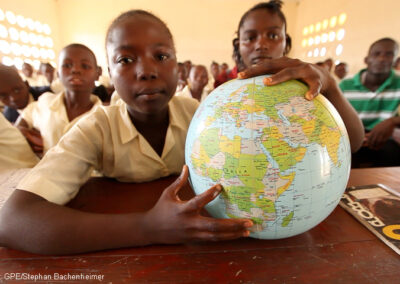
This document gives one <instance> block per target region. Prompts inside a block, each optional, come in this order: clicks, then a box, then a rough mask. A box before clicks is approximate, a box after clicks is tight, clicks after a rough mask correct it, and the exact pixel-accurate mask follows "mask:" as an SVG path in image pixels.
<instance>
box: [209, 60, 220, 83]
mask: <svg viewBox="0 0 400 284" xmlns="http://www.w3.org/2000/svg"><path fill="white" fill-rule="evenodd" d="M210 69H211V75H212V76H213V77H214V78H215V79H217V77H218V74H219V65H218V64H217V63H212V64H211V68H210Z"/></svg>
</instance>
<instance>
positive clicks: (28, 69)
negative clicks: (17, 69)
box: [20, 62, 37, 87]
mask: <svg viewBox="0 0 400 284" xmlns="http://www.w3.org/2000/svg"><path fill="white" fill-rule="evenodd" d="M20 75H21V77H22V80H24V81H27V82H28V83H29V86H31V87H33V86H37V77H36V74H35V72H34V70H33V67H32V65H30V64H29V63H27V62H24V64H22V69H21V73H20Z"/></svg>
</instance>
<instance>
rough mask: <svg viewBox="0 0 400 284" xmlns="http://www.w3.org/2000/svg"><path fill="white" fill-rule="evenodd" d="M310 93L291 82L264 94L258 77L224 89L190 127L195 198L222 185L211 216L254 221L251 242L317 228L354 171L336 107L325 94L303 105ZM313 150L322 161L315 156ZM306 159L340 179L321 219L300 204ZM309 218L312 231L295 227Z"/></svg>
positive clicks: (188, 149)
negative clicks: (211, 188) (313, 161)
mask: <svg viewBox="0 0 400 284" xmlns="http://www.w3.org/2000/svg"><path fill="white" fill-rule="evenodd" d="M306 91H307V87H306V86H305V85H304V84H303V83H301V82H299V81H294V80H293V81H289V82H286V83H284V84H279V85H277V86H272V87H267V86H264V85H263V84H262V77H261V76H260V77H256V78H251V79H247V80H233V81H230V82H228V83H225V84H223V85H222V86H220V87H219V88H217V89H216V90H215V91H214V92H213V93H211V94H210V96H209V97H208V98H207V99H206V100H205V101H204V102H203V103H202V104H201V105H200V107H199V109H198V110H197V112H196V114H195V116H194V118H193V121H192V123H191V125H190V127H189V131H188V137H187V142H186V154H185V156H186V163H187V164H188V166H189V170H190V179H191V184H192V186H193V188H194V190H195V192H196V193H200V192H201V191H203V190H206V189H207V187H209V186H212V185H213V184H215V183H221V184H222V185H223V188H224V191H223V193H222V194H221V196H220V197H219V198H217V200H215V201H214V202H212V203H211V204H210V205H209V206H208V207H207V208H208V210H209V212H210V213H211V214H212V215H213V216H215V217H219V218H226V217H230V218H251V219H252V220H253V222H254V223H255V226H254V228H253V233H252V234H251V236H253V237H259V238H279V237H286V236H291V235H295V234H297V233H298V232H302V231H304V230H307V229H309V228H311V227H313V226H315V225H316V223H319V222H321V221H322V220H323V219H324V218H325V217H326V216H327V215H329V213H330V212H331V211H332V210H333V209H334V207H335V206H336V205H337V203H338V202H339V200H340V197H341V195H342V193H343V191H344V188H345V185H346V183H347V179H348V175H349V172H350V160H349V159H350V158H349V157H350V146H349V141H348V138H347V132H346V129H345V126H344V124H343V122H342V121H341V118H340V116H339V114H338V113H337V112H336V110H335V109H334V107H333V106H332V105H331V104H330V103H329V102H328V101H327V100H326V99H325V98H324V97H322V96H321V95H320V96H318V97H317V98H316V99H314V100H313V101H307V100H305V99H304V93H305V92H306ZM289 138H290V139H289ZM313 151H314V152H315V153H314V156H318V155H319V156H318V157H313V153H312V152H313ZM309 157H313V159H317V160H318V159H319V161H321V162H320V164H322V166H321V167H320V168H319V169H317V170H318V171H320V172H321V174H322V175H324V171H325V172H326V174H327V176H329V175H332V174H335V175H336V176H337V173H338V172H340V173H341V176H340V180H341V182H339V183H340V184H338V186H339V187H340V190H338V191H337V192H336V195H335V196H333V198H331V199H329V200H326V204H325V205H324V206H328V208H327V210H328V211H329V212H328V213H327V214H326V212H325V214H324V216H321V217H320V218H314V217H313V216H311V217H310V216H308V215H307V214H305V213H301V212H302V211H307V210H304V208H303V207H304V206H303V207H302V206H300V205H299V204H300V203H299V204H297V202H296V200H303V201H306V200H307V196H305V195H306V194H303V195H302V194H300V191H299V189H298V188H296V186H298V185H295V184H294V183H296V182H295V181H296V180H298V179H299V175H301V174H302V173H301V171H303V172H306V171H307V169H305V168H306V167H305V166H304V163H305V162H304V159H306V160H307V159H310V158H309ZM299 164H302V166H300V167H299V166H298V165H299ZM311 164H312V163H311ZM335 168H336V169H342V170H340V171H337V170H335ZM303 175H304V173H303ZM314 175H315V173H314ZM303 183H307V182H303ZM311 183H312V182H311ZM324 183H325V184H324ZM326 183H328V184H330V187H329V186H328V187H329V188H332V183H333V181H332V180H329V178H328V179H327V180H326V181H324V182H322V184H321V183H315V184H311V185H310V186H309V187H310V188H309V189H307V190H308V191H309V192H310V191H314V192H318V190H319V191H323V190H324V188H325V187H327V184H326ZM200 185H201V186H203V187H202V188H201V189H199V187H200ZM327 194H328V193H325V195H327ZM314 196H316V194H309V197H308V199H310V198H311V199H312V198H314V199H315V197H314ZM288 201H289V202H291V205H290V206H288V205H287V203H288ZM307 202H308V201H307ZM314 207H315V206H314ZM314 207H313V206H311V210H313V209H312V208H314ZM299 208H301V210H300V209H299ZM315 208H316V207H315ZM314 210H315V209H314ZM310 212H311V211H310ZM309 215H312V213H309ZM307 219H310V221H309V222H308V223H309V224H306V225H304V224H303V225H304V226H302V228H301V229H300V230H299V229H298V228H295V227H296V222H297V223H299V222H300V223H301V222H302V223H307ZM314 219H315V220H314ZM311 223H312V224H311ZM282 228H287V230H286V231H285V230H282ZM282 232H283V233H282Z"/></svg>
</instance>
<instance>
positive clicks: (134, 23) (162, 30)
mask: <svg viewBox="0 0 400 284" xmlns="http://www.w3.org/2000/svg"><path fill="white" fill-rule="evenodd" d="M152 42H158V43H160V44H161V43H162V45H171V46H173V41H172V38H171V36H170V33H169V31H168V29H167V28H166V27H165V26H164V25H163V24H162V23H161V22H160V21H158V20H156V19H153V18H151V17H149V16H143V15H139V16H135V17H130V18H128V19H125V20H123V21H121V22H119V23H118V24H116V25H115V26H114V27H113V29H112V30H111V31H110V32H109V37H108V42H107V45H109V44H112V45H114V47H115V46H125V45H129V44H132V43H135V44H140V43H146V44H148V43H152Z"/></svg>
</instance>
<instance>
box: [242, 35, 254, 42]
mask: <svg viewBox="0 0 400 284" xmlns="http://www.w3.org/2000/svg"><path fill="white" fill-rule="evenodd" d="M255 38H256V36H255V35H249V36H246V37H245V38H244V41H247V42H249V41H253V40H254V39H255Z"/></svg>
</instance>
